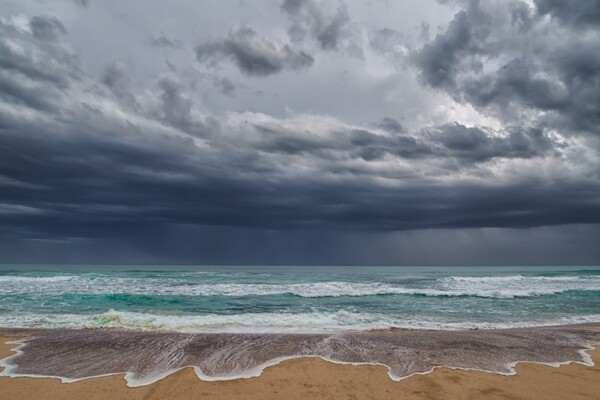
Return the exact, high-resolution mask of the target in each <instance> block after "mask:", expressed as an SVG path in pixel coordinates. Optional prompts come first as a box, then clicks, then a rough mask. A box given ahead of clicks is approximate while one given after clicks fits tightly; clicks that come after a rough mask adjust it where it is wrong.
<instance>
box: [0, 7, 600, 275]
mask: <svg viewBox="0 0 600 400" xmlns="http://www.w3.org/2000/svg"><path fill="white" fill-rule="evenodd" d="M541 3H542V2H538V6H537V8H536V9H534V8H531V7H530V6H528V5H527V4H525V3H523V2H521V1H517V0H512V1H508V2H505V1H499V2H490V3H487V2H486V3H484V2H482V3H479V2H477V1H470V2H468V3H465V4H466V5H465V6H464V9H461V10H459V11H457V12H456V15H455V16H454V17H452V18H450V21H448V23H447V24H445V25H444V26H443V27H442V28H441V30H440V32H439V33H438V34H437V35H433V34H432V35H431V40H427V37H426V36H424V37H422V38H420V39H418V41H415V42H413V43H412V45H411V44H410V43H407V41H410V40H411V39H410V35H408V34H406V33H401V32H400V31H399V30H400V29H401V27H398V26H394V27H393V29H392V28H388V29H385V28H381V27H377V28H373V29H371V28H369V29H365V30H364V32H370V34H369V37H368V38H369V40H370V41H371V47H372V48H373V49H374V50H376V51H377V52H376V53H377V54H376V56H375V57H373V58H369V57H371V56H373V54H374V53H375V52H371V53H366V57H367V58H366V59H364V60H357V59H352V60H351V61H348V60H350V59H349V58H348V57H339V54H337V53H333V52H332V51H331V50H336V49H337V50H346V49H347V47H346V46H347V45H348V43H349V41H351V39H350V38H351V37H353V36H352V34H350V33H349V31H348V30H349V29H350V30H352V29H353V28H352V24H353V22H349V19H348V16H349V15H350V11H349V10H350V8H349V7H350V6H349V5H346V4H342V3H339V4H338V3H336V4H335V5H334V6H333V8H331V7H332V6H331V4H329V3H328V4H325V3H324V2H317V1H295V2H292V1H286V2H284V3H283V5H282V10H283V11H284V12H285V13H286V15H287V16H288V19H287V20H286V19H285V18H281V15H279V18H280V19H281V20H283V23H285V21H290V22H291V25H292V28H293V27H294V26H295V25H297V26H298V27H299V28H298V29H300V28H301V30H302V29H303V31H302V32H301V31H300V30H299V31H297V32H296V33H297V34H298V36H294V34H295V33H294V32H293V29H291V30H290V32H288V34H289V40H290V41H291V43H292V44H285V41H287V40H288V39H285V40H281V38H278V37H277V36H276V34H274V33H273V32H277V29H270V30H269V29H265V30H263V29H261V30H260V31H261V32H262V31H264V32H269V33H270V36H269V37H267V36H263V35H261V34H259V33H257V32H258V31H255V30H253V29H250V28H237V29H233V30H231V31H230V32H229V33H228V34H226V35H225V36H223V37H221V38H218V39H215V40H206V37H207V36H204V37H200V39H196V40H201V41H202V44H200V45H199V46H197V48H196V49H195V53H194V54H193V56H195V59H194V60H186V58H185V57H186V55H185V53H186V52H185V51H177V52H175V51H173V52H168V53H169V55H170V57H169V64H168V65H169V68H168V69H167V71H162V70H161V71H159V72H156V71H154V70H150V71H149V70H145V69H144V64H143V63H137V64H135V65H133V66H131V65H130V63H131V62H132V60H130V59H127V58H126V57H122V58H119V57H116V56H115V57H114V58H113V51H112V49H111V51H110V52H108V53H106V54H109V56H107V57H101V58H102V61H101V63H100V62H98V61H97V62H96V63H92V64H93V65H94V66H95V67H97V68H98V69H97V70H95V72H90V69H89V64H90V61H89V59H87V61H86V60H81V61H80V58H79V57H80V55H79V54H78V53H77V52H76V51H75V50H73V48H72V47H71V46H70V45H69V44H68V41H69V40H70V39H71V38H70V36H69V34H68V33H66V32H67V28H68V31H69V32H71V31H72V27H71V25H69V24H67V23H66V22H65V24H64V25H66V27H65V26H64V25H63V23H61V22H60V21H59V20H58V19H55V18H54V17H52V18H50V17H40V18H38V19H36V18H33V17H32V18H29V19H28V20H24V19H23V17H15V18H14V19H12V20H11V19H0V138H1V139H0V238H1V240H0V254H3V255H4V256H3V257H4V259H11V260H17V259H19V260H23V259H22V258H18V257H17V250H18V251H19V252H21V254H35V253H36V252H35V250H34V249H38V250H40V251H41V252H42V253H44V254H46V255H47V254H54V255H56V257H58V258H59V259H63V260H64V259H65V257H68V256H67V255H68V254H75V255H74V256H73V257H74V259H76V260H84V259H87V260H92V259H94V260H99V259H100V258H98V257H96V258H93V257H91V258H90V254H93V253H96V254H97V253H102V254H103V256H104V255H106V257H107V259H106V260H104V259H103V260H104V261H105V262H106V261H110V260H109V259H111V257H113V258H112V260H117V259H118V260H121V261H124V262H132V261H134V262H135V261H137V262H140V261H139V260H146V261H147V262H168V261H169V260H181V261H187V262H189V261H194V260H200V261H202V262H217V263H218V262H248V263H261V262H262V263H272V262H281V263H293V262H307V263H319V262H326V263H327V262H331V263H341V262H343V263H356V262H358V261H356V260H360V262H362V263H368V262H369V260H376V259H377V260H381V263H393V262H400V263H414V264H418V263H436V262H437V263H443V261H444V256H447V257H448V258H446V260H454V261H448V262H449V263H460V262H461V261H460V260H465V257H464V253H465V252H467V251H469V250H473V252H474V254H478V255H477V257H478V258H477V257H475V256H474V258H473V259H476V260H478V261H481V262H485V260H490V259H492V258H493V257H495V260H506V262H510V263H513V262H519V260H521V261H522V260H525V261H528V262H544V261H543V260H546V261H547V260H550V257H551V256H553V257H554V256H555V260H563V261H564V260H567V261H565V262H568V260H574V259H576V258H574V257H571V258H569V254H571V255H572V254H580V253H579V252H580V251H581V254H583V255H581V257H580V258H577V260H581V261H582V262H591V261H590V260H592V261H593V260H598V258H597V257H598V251H597V249H595V248H594V246H593V240H592V239H593V237H592V236H593V235H597V232H598V226H600V225H599V224H600V203H599V202H598V198H600V172H599V171H600V168H598V160H599V154H600V141H599V139H598V135H595V134H596V133H598V132H599V131H598V126H600V110H599V108H598V107H600V97H599V96H600V90H599V86H598V85H599V84H600V78H599V76H600V75H599V74H600V58H599V57H600V56H598V54H600V51H598V50H599V49H598V43H600V41H599V40H598V32H597V30H598V29H597V28H596V27H595V26H594V25H593V24H588V25H587V26H586V28H585V29H584V30H582V29H580V27H573V26H572V25H571V23H570V22H569V23H566V22H565V21H567V20H568V19H565V18H562V17H561V18H559V17H558V16H557V15H556V16H555V14H554V13H555V12H558V11H552V10H554V8H547V10H548V11H544V10H545V9H543V7H542V5H541ZM460 4H462V3H459V6H460ZM548 4H549V3H546V5H548ZM96 5H97V3H94V7H95V6H96ZM98 6H100V5H98ZM556 7H558V6H556ZM332 10H333V11H332ZM339 10H342V11H343V12H342V11H339ZM89 11H92V9H90V10H89ZM279 12H280V10H275V13H279ZM546 13H550V14H551V15H552V18H548V17H544V16H541V14H546ZM86 14H87V13H86ZM338 14H339V15H340V17H339V18H338V17H337V15H338ZM352 15H353V16H355V13H352ZM336 18H337V19H336ZM64 21H66V20H64ZM335 21H337V22H335ZM334 22H335V23H334ZM331 24H333V25H332V26H333V28H332V29H331V30H328V29H325V28H326V27H328V26H330V25H331ZM416 26H417V27H418V24H416ZM431 26H436V25H435V24H432V25H431ZM229 28H230V27H226V28H225V29H229ZM261 28H262V27H261ZM278 28H279V32H283V36H285V29H287V28H288V26H279V27H278ZM153 29H154V28H153ZM161 29H165V31H168V32H171V30H169V28H168V27H157V28H156V31H160V30H161ZM417 30H418V29H417ZM215 32H218V31H215ZM298 32H300V33H298ZM581 32H583V33H581ZM176 33H177V32H176ZM416 34H419V33H418V32H417V33H416ZM302 35H304V36H302ZM139 37H142V38H147V37H152V36H150V34H148V33H146V34H144V35H140V36H139ZM139 37H137V39H136V43H139ZM177 37H182V36H180V33H178V34H177ZM365 38H366V36H365ZM521 38H522V39H521ZM182 39H183V37H182ZM306 39H309V40H308V41H307V40H306ZM169 40H171V39H169ZM423 40H425V41H426V43H425V44H423V45H421V44H420V43H422V41H423ZM311 41H313V42H312V43H313V44H312V45H311ZM398 41H400V42H401V43H397V42H398ZM315 44H316V45H315ZM160 46H167V47H172V46H170V45H168V44H161V45H160ZM116 47H118V46H115V48H116ZM140 47H142V48H143V49H141V50H146V51H151V52H152V54H153V55H154V53H156V54H159V55H160V57H163V56H164V54H165V52H164V51H158V50H157V49H155V48H152V47H151V46H140ZM301 48H302V49H304V48H311V49H312V50H311V51H314V52H315V53H314V54H315V58H316V57H323V63H321V62H319V63H315V60H314V59H313V56H311V55H309V54H308V53H306V52H304V51H303V50H301ZM411 48H412V49H416V50H413V51H412V52H411V51H410V49H411ZM407 49H408V50H407ZM141 50H140V51H141ZM93 53H94V55H95V54H96V51H95V49H94V52H93ZM406 54H409V55H408V57H406ZM388 55H391V56H392V58H391V59H392V62H391V63H390V62H388V61H385V59H386V57H387V56H388ZM171 56H172V57H173V58H172V59H171ZM189 56H190V54H188V55H187V57H188V58H189ZM193 56H192V58H194V57H193ZM336 57H337V58H336ZM338 58H339V60H338ZM402 58H403V65H399V64H398V63H397V62H396V61H398V60H400V59H402ZM119 59H125V60H127V62H123V61H111V60H119ZM382 59H384V60H383V61H382ZM198 60H199V61H200V62H201V63H203V64H205V65H206V66H208V67H209V69H210V67H211V66H215V67H217V66H221V67H223V66H224V65H221V63H223V62H225V61H227V62H231V63H233V64H234V65H235V67H237V69H239V70H240V71H241V72H242V74H237V73H235V71H233V72H234V73H233V74H232V73H231V72H232V71H231V70H230V69H228V68H221V69H220V70H219V72H218V73H216V72H213V71H208V72H207V71H204V70H203V69H202V68H199V67H198ZM319 60H320V61H321V59H319ZM82 61H85V62H82ZM190 61H193V62H190ZM333 61H335V62H333ZM186 62H189V64H186ZM339 63H341V64H343V65H341V66H340V65H338V64H339ZM160 64H161V65H163V66H164V60H163V59H160ZM321 64H323V65H321ZM86 65H87V66H88V67H85V66H86ZM309 67H312V68H311V69H310V71H307V73H306V74H302V76H295V75H290V77H288V76H286V75H285V74H282V72H284V71H294V70H302V69H305V68H309ZM197 68H198V69H197ZM319 68H325V70H327V69H331V70H332V71H333V72H332V73H331V75H327V76H326V77H322V76H321V75H319V73H320V72H319V71H323V70H322V69H319ZM357 71H358V72H357ZM346 72H348V78H347V79H346V78H344V79H343V80H342V79H340V82H343V83H342V84H340V86H328V85H329V80H335V79H337V78H339V77H340V76H342V75H344V76H345V74H346ZM403 74H404V75H403ZM315 76H318V77H317V78H315ZM397 76H401V78H402V79H400V80H398V81H396V80H395V79H396V78H397ZM415 76H418V78H419V82H422V83H424V86H420V85H419V84H418V83H417V82H416V80H415ZM254 77H262V78H263V79H260V80H258V79H253V78H254ZM332 77H333V78H332ZM288 78H289V79H288ZM299 78H302V79H299ZM329 78H331V79H329ZM257 82H259V84H260V87H258V88H257V87H256V86H253V85H254V84H257ZM353 84H354V85H356V88H358V89H360V90H358V89H357V90H355V91H352V90H347V88H348V87H349V86H350V87H351V85H353ZM411 85H412V86H411ZM215 88H216V89H215ZM279 88H283V89H282V90H284V91H283V92H280V91H278V89H279ZM332 88H333V89H337V90H333V89H332ZM216 90H218V91H220V92H221V93H222V94H224V95H225V96H220V95H217V96H212V95H211V94H214V93H215V91H216ZM256 90H261V91H262V93H263V96H261V98H260V99H259V98H257V96H253V95H250V94H252V93H254V92H255V91H256ZM248 93H250V94H248ZM281 93H283V95H282V94H281ZM373 93H374V94H373ZM233 94H235V96H234V95H233ZM357 94H360V96H358V95H357ZM303 96H305V97H306V99H307V100H303ZM398 96H400V97H402V98H405V99H407V100H405V101H403V102H399V101H398ZM299 99H300V100H303V101H305V102H306V103H308V104H310V105H311V107H310V108H308V107H304V108H303V107H302V106H301V104H304V103H303V102H302V101H300V100H299ZM380 99H384V100H382V101H381V102H379V101H380ZM269 101H271V102H273V103H275V106H273V108H269V107H271V105H270V103H268V102H269ZM329 103H335V104H336V105H339V107H338V108H337V109H336V110H342V111H340V112H339V113H338V114H335V115H334V113H327V112H324V111H322V110H321V105H322V104H329ZM313 104H314V106H313ZM381 104H386V105H389V104H391V106H389V107H388V108H385V109H383V108H380V105H381ZM296 107H297V108H298V109H296ZM364 109H368V110H370V111H369V113H368V114H360V116H359V117H356V116H355V115H354V114H358V113H360V112H361V111H362V110H364ZM364 115H367V116H369V117H368V118H363V116H364ZM456 232H461V233H462V234H464V235H465V236H462V237H468V238H469V239H468V240H467V242H468V243H469V245H465V244H464V243H463V244H462V245H461V244H460V242H461V240H459V239H457V237H458V236H459V235H457V234H456ZM497 232H504V233H501V234H500V233H497ZM557 232H559V233H560V234H558V233H557ZM563 233H564V235H566V236H567V237H566V238H565V237H564V236H561V235H563ZM485 235H488V236H485ZM484 236H485V237H487V238H489V240H490V242H492V243H493V245H491V244H490V243H487V244H486V243H485V241H486V240H487V239H485V240H484V239H482V237H484ZM514 238H520V239H518V240H517V239H514ZM561 238H562V240H563V241H562V242H561ZM521 240H522V241H523V243H529V244H530V245H531V243H533V242H535V243H537V241H539V240H548V243H553V244H555V245H556V247H557V248H558V247H559V245H560V244H561V243H565V249H567V248H568V250H564V251H565V252H564V253H561V252H559V251H558V250H556V252H553V253H552V254H551V255H548V258H543V257H542V258H539V259H538V258H535V257H534V256H532V255H531V254H530V252H529V250H528V249H530V248H531V247H530V246H529V247H528V246H527V245H525V244H520V243H521ZM428 241H433V242H435V243H432V244H431V246H434V247H435V249H436V250H435V251H433V252H431V256H430V257H429V256H428V257H429V258H428V257H423V256H422V255H421V256H419V254H418V253H419V251H420V252H423V251H425V252H428V251H429V250H428V249H430V248H431V247H427V246H426V244H427V242H428ZM361 243H362V244H367V246H366V247H368V248H369V249H373V250H367V249H361V245H360V244H361ZM443 243H451V244H454V245H450V244H448V246H446V245H444V244H443ZM581 243H586V244H585V246H584V247H585V248H584V249H582V248H580V247H578V246H579V245H580V244H581ZM471 245H472V246H474V247H475V248H474V249H472V248H471V247H470V246H471ZM461 246H462V247H461ZM519 246H521V247H519ZM582 246H583V245H582ZM74 248H76V249H78V250H77V251H75V252H72V253H69V249H74ZM537 248H540V246H538V247H537ZM10 249H13V250H10ZM79 249H86V250H81V252H79V253H78V251H79ZM99 249H101V250H99ZM256 249H264V252H261V251H256ZM274 249H277V250H274ZM328 249H331V250H328ZM344 249H349V250H347V252H346V253H344V252H343V251H342V250H344ZM394 249H396V250H394ZM416 249H418V250H419V251H417V250H416ZM453 249H454V250H453ZM457 249H459V250H457ZM510 249H518V250H517V251H516V253H515V254H519V255H520V256H519V257H517V256H515V258H514V259H511V257H509V256H508V255H506V254H510V256H512V255H513V253H511V251H510ZM590 249H592V250H590ZM486 251H489V252H490V254H493V255H494V256H493V257H492V256H489V257H487V258H486V256H485V254H486ZM553 251H554V250H553ZM285 252H288V253H290V254H292V255H290V254H287V255H286V254H284V253H285ZM381 252H384V253H386V252H387V253H386V255H385V257H384V256H381V257H382V258H377V257H379V256H378V255H377V254H379V253H381ZM461 252H462V254H463V255H462V256H461V254H459V253H461ZM259 253H260V254H259ZM6 254H12V255H9V256H6ZM40 254H41V253H40ZM502 254H505V256H504V258H502V257H501V255H502ZM176 255H180V256H176ZM308 255H310V257H309V256H308ZM86 257H87V258H86ZM178 257H179V258H178ZM311 257H314V258H311ZM436 257H437V258H436ZM542 259H543V260H542ZM550 261H552V260H550Z"/></svg>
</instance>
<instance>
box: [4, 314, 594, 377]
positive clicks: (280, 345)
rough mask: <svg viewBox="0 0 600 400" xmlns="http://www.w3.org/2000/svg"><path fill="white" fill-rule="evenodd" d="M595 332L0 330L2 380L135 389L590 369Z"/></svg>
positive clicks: (584, 328)
mask: <svg viewBox="0 0 600 400" xmlns="http://www.w3.org/2000/svg"><path fill="white" fill-rule="evenodd" d="M599 330H600V324H584V325H572V326H557V327H539V328H514V329H501V330H475V331H473V330H470V331H432V330H429V331H418V330H417V331H381V332H352V333H348V332H344V333H340V334H258V335H256V334H181V333H156V332H135V331H118V330H64V329H50V330H39V331H38V330H19V329H0V334H1V335H6V336H10V335H15V334H25V335H28V336H26V337H24V338H23V339H20V340H17V341H13V342H10V343H14V344H16V345H17V346H16V347H15V348H14V349H13V351H15V352H16V353H15V354H13V355H10V356H8V357H6V358H4V359H2V360H0V366H2V367H4V370H3V371H2V372H0V376H7V377H31V378H56V379H60V380H61V382H63V383H72V382H78V381H81V380H86V379H92V378H98V377H106V376H112V375H123V376H124V379H125V380H126V382H127V386H129V387H138V386H145V385H149V384H152V383H155V382H157V381H159V380H161V379H164V378H166V377H167V376H169V375H171V374H173V373H175V372H177V371H180V370H182V369H185V368H192V369H193V370H194V372H195V374H196V376H197V377H198V378H199V379H200V380H203V381H223V380H234V379H245V378H251V377H258V376H260V375H261V374H262V373H263V372H264V370H265V369H266V368H268V367H271V366H274V365H277V364H280V363H281V362H283V361H287V360H291V359H298V358H307V357H311V358H313V357H316V358H320V359H322V360H324V361H327V362H331V363H335V364H345V365H378V366H383V367H385V368H387V370H388V376H389V377H390V378H391V379H392V380H394V381H399V380H401V379H406V378H408V377H411V376H414V375H417V374H428V373H431V372H433V371H434V370H435V369H437V368H449V369H460V370H475V371H482V372H489V373H497V374H503V375H514V374H516V369H515V367H516V365H517V364H519V363H537V364H543V365H548V366H552V367H559V366H561V365H565V364H571V363H578V364H582V365H586V366H593V365H594V362H593V360H592V358H591V356H590V355H589V354H588V351H590V350H593V349H594V348H595V346H597V345H598V342H597V340H598V336H600V332H599ZM140 349H143V351H140ZM86 360H94V361H93V362H89V361H86ZM99 361H101V362H99Z"/></svg>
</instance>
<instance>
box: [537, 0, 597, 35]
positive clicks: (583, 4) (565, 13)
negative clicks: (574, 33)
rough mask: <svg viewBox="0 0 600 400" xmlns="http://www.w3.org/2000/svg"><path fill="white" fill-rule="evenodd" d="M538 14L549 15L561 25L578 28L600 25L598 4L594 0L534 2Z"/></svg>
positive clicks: (544, 0) (540, 0)
mask: <svg viewBox="0 0 600 400" xmlns="http://www.w3.org/2000/svg"><path fill="white" fill-rule="evenodd" d="M534 1H535V5H536V6H537V9H538V12H539V13H540V14H550V15H551V16H552V17H554V18H557V19H559V20H560V21H561V22H563V23H567V24H570V25H573V26H574V27H576V28H577V27H580V26H581V25H584V26H585V25H589V26H592V27H596V28H597V27H598V24H600V4H599V3H598V2H597V1H595V0H534Z"/></svg>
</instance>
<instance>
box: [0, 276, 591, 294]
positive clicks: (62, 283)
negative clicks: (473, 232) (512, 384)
mask: <svg viewBox="0 0 600 400" xmlns="http://www.w3.org/2000/svg"><path fill="white" fill-rule="evenodd" d="M428 284H429V285H430V286H428V287H414V286H415V285H408V286H406V285H404V286H403V285H392V284H388V283H382V282H371V283H361V282H341V281H328V282H306V283H235V282H231V283H190V282H189V281H186V280H182V279H167V280H165V279H161V278H155V277H153V278H139V277H123V276H111V275H100V276H98V275H94V276H87V275H71V276H52V277H23V276H0V295H19V294H26V295H27V294H33V295H43V296H49V295H62V294H67V293H68V294H87V295H110V294H130V295H157V296H169V295H170V296H239V297H241V296H267V295H283V294H292V295H296V296H300V297H313V298H317V297H341V296H372V295H386V294H389V295H393V294H400V295H402V294H404V295H422V296H475V297H485V298H507V299H508V298H515V297H531V296H543V295H551V294H560V293H564V292H567V291H571V290H583V291H600V276H585V277H576V276H557V277H540V276H522V275H513V276H454V277H444V278H439V279H437V280H435V281H432V282H430V283H428Z"/></svg>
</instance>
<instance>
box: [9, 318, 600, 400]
mask: <svg viewBox="0 0 600 400" xmlns="http://www.w3.org/2000/svg"><path fill="white" fill-rule="evenodd" d="M594 331H595V335H596V342H595V345H594V346H592V348H590V349H585V350H582V353H585V354H586V355H587V356H588V358H589V359H590V360H593V361H595V363H593V361H592V364H593V365H589V364H588V365H584V364H583V363H582V362H578V361H575V362H568V363H567V365H565V364H561V365H549V364H539V363H535V362H534V363H531V362H527V361H521V362H517V363H515V365H514V366H513V368H514V371H513V373H512V374H509V375H507V374H501V373H495V372H489V371H478V370H469V369H463V368H451V367H445V366H436V367H434V368H433V369H432V370H431V371H428V372H425V373H415V374H413V375H410V376H407V377H403V378H402V379H401V380H399V381H395V380H392V379H390V377H389V375H388V374H387V373H386V368H385V367H384V366H382V365H372V364H357V365H350V364H349V363H338V362H335V361H333V362H331V361H328V360H324V359H322V358H313V357H306V356H301V357H295V358H293V359H288V360H280V361H279V362H278V363H276V364H274V365H270V366H265V367H264V368H263V369H262V371H261V373H260V375H259V376H257V377H247V378H238V379H229V380H218V381H215V380H212V381H210V380H208V381H207V380H201V379H198V378H199V377H198V376H197V374H196V371H195V370H194V368H193V367H182V368H179V369H178V370H176V371H173V372H171V373H169V374H168V375H166V376H164V377H162V378H161V379H159V380H157V381H156V382H154V383H150V384H147V385H145V386H137V387H130V386H127V381H126V379H125V378H126V374H125V373H114V374H110V375H107V376H100V377H88V378H85V379H82V380H78V381H76V382H72V383H63V382H61V381H60V380H59V379H57V378H50V377H45V378H43V377H36V378H31V377H7V376H1V377H0V399H2V400H4V399H16V398H32V399H33V398H45V399H67V400H75V399H79V398H82V397H83V396H86V397H87V398H88V399H89V400H93V399H98V400H104V399H160V398H172V399H187V398H192V397H200V396H202V397H203V398H209V399H213V398H214V399H217V398H221V399H222V398H225V399H248V400H258V399H264V398H291V399H300V398H303V397H306V396H320V397H321V398H336V399H337V398H382V399H388V398H389V399H397V398H398V397H399V396H400V397H401V398H403V399H417V398H433V399H438V398H439V399H442V398H465V397H468V396H474V397H475V398H477V397H479V398H481V397H485V398H498V399H500V398H502V399H506V398H525V399H535V398H548V399H562V398H571V399H594V398H600V395H599V394H598V393H600V379H598V377H600V365H599V363H598V361H600V347H599V345H600V341H598V340H600V328H596V329H594ZM7 339H13V340H15V339H16V340H20V341H22V340H24V339H26V337H23V336H21V337H15V336H3V335H2V333H0V358H1V359H2V360H5V359H6V356H10V355H13V356H14V355H16V354H15V353H14V351H12V350H10V349H14V348H15V344H7V343H6V341H7ZM19 347H20V346H19ZM9 348H10V349H9ZM0 368H1V367H0ZM2 372H4V371H2ZM354 396H355V397H354Z"/></svg>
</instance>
